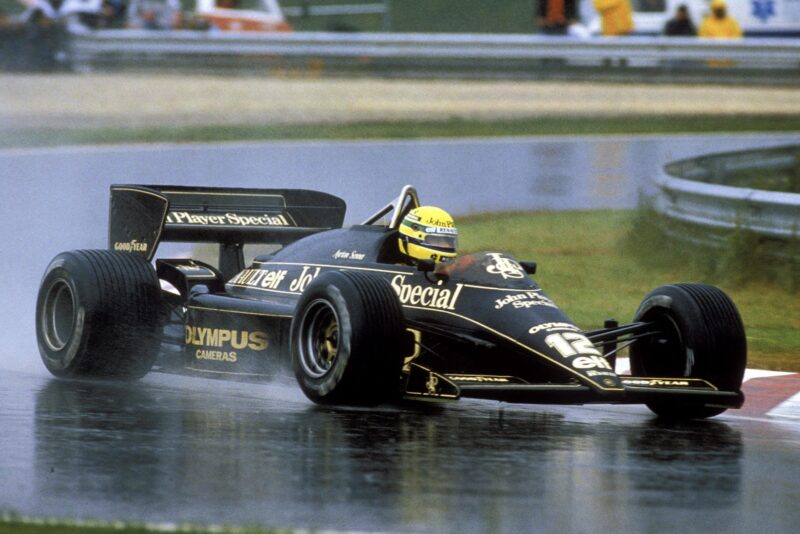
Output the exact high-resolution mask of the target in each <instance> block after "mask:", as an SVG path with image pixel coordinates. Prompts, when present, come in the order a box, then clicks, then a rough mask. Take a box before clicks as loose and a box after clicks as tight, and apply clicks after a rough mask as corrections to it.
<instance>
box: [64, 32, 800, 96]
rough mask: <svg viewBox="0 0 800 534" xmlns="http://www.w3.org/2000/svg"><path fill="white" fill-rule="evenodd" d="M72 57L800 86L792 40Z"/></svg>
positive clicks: (123, 64) (188, 40)
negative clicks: (795, 84)
mask: <svg viewBox="0 0 800 534" xmlns="http://www.w3.org/2000/svg"><path fill="white" fill-rule="evenodd" d="M72 59H73V64H74V65H75V67H76V68H77V69H79V70H90V69H103V68H117V69H120V68H148V67H149V68H152V67H155V68H176V67H187V68H194V69H205V70H216V69H221V68H234V69H239V70H242V69H250V70H259V69H262V68H264V67H270V66H272V67H281V66H291V65H295V66H296V65H301V66H302V65H304V64H308V62H311V61H313V64H314V65H315V67H314V68H317V69H318V68H320V66H322V67H323V68H325V69H327V70H329V71H330V72H331V73H333V74H338V73H342V72H347V73H350V72H361V73H364V72H366V73H370V74H381V75H409V74H412V75H416V76H427V77H443V76H464V77H527V78H548V77H556V78H565V77H566V78H575V77H578V78H580V77H582V76H586V75H587V74H591V75H592V78H593V79H597V78H598V77H600V78H610V77H611V78H623V79H636V80H640V81H664V80H675V81H683V80H687V79H689V80H692V79H693V80H703V81H711V80H720V81H736V82H749V83H770V84H774V83H798V82H800V41H798V40H791V39H744V40H740V41H703V40H698V39H687V38H665V37H628V38H616V39H611V38H592V39H575V38H569V37H545V36H537V35H496V34H396V33H329V32H304V33H301V32H298V33H269V34H255V33H238V34H234V33H227V32H213V31H211V32H196V31H164V32H159V31H144V30H104V31H91V32H84V33H75V34H73V36H72Z"/></svg>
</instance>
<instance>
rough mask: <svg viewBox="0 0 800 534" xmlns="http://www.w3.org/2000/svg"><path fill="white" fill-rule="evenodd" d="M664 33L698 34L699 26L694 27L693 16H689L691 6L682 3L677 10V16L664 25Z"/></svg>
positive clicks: (670, 34)
mask: <svg viewBox="0 0 800 534" xmlns="http://www.w3.org/2000/svg"><path fill="white" fill-rule="evenodd" d="M664 35H668V36H672V37H675V36H687V37H692V36H695V35H697V28H695V27H694V23H693V22H692V17H691V16H689V8H688V7H686V4H681V5H679V6H678V9H676V10H675V16H673V17H672V18H671V19H669V20H668V21H667V23H666V24H665V25H664Z"/></svg>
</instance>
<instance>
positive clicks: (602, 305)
mask: <svg viewBox="0 0 800 534" xmlns="http://www.w3.org/2000/svg"><path fill="white" fill-rule="evenodd" d="M647 220H651V221H653V222H652V223H647V222H646V221H647ZM457 222H458V225H459V239H460V246H461V248H462V250H464V249H466V250H470V251H475V250H481V249H499V250H506V251H508V252H510V253H512V254H514V255H515V256H516V257H518V258H519V259H523V260H534V261H536V262H537V263H538V266H539V270H538V273H537V274H536V275H535V276H534V278H535V279H536V281H537V282H539V284H540V285H541V286H542V287H543V288H544V290H545V292H546V293H548V294H549V295H550V297H551V298H553V299H554V300H555V301H556V302H557V303H558V304H559V305H560V306H561V307H562V308H563V309H564V310H565V311H566V313H567V315H569V316H570V317H571V318H572V319H573V320H574V321H576V322H577V323H578V324H579V325H580V326H581V327H583V328H587V329H591V328H599V327H601V326H602V325H603V320H604V319H607V318H614V319H617V320H619V321H620V322H624V321H630V320H631V319H632V317H633V314H634V312H635V310H636V308H637V307H638V305H639V303H640V302H641V300H642V298H643V297H644V295H645V294H647V293H648V292H649V291H650V290H652V289H654V288H655V287H657V286H659V285H663V284H669V283H675V282H704V283H710V284H714V285H718V286H720V287H721V288H722V289H723V290H724V291H725V292H727V293H728V294H729V295H730V296H731V298H733V300H734V301H735V302H736V304H737V306H738V307H739V311H740V313H741V315H742V319H743V320H744V324H745V328H746V331H747V340H748V347H749V360H748V366H749V367H751V368H761V369H773V370H783V371H800V291H798V289H797V287H796V286H795V285H794V283H793V281H792V280H793V278H791V276H790V275H787V274H785V270H784V275H780V274H779V275H775V274H765V276H756V274H755V273H753V272H752V271H751V272H750V274H747V273H742V267H741V266H742V265H747V264H750V263H752V261H751V260H753V259H754V258H752V257H750V256H748V251H746V250H742V249H741V248H740V243H738V242H736V240H734V242H733V243H732V244H731V250H720V251H708V250H704V251H693V250H690V249H689V248H688V247H686V246H685V245H683V244H681V243H672V242H668V241H666V240H665V238H664V236H662V235H660V234H659V232H658V227H657V225H658V221H657V220H655V219H652V218H650V217H649V214H648V213H647V210H642V211H636V210H628V211H611V210H598V211H585V212H555V213H549V212H545V213H507V214H486V215H476V216H470V217H460V218H458V221H457ZM647 224H650V227H647ZM737 253H738V257H736V258H735V259H736V261H734V258H732V257H731V256H732V255H733V256H737ZM755 260H756V261H759V259H758V258H755ZM787 269H788V270H792V269H798V266H797V265H796V264H795V265H793V266H792V265H790V266H789V267H787ZM796 273H797V271H796V270H795V271H792V272H791V275H795V276H796Z"/></svg>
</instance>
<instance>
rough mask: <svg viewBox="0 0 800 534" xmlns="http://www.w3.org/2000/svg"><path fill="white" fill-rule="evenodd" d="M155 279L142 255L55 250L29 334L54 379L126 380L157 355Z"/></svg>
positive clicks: (143, 369)
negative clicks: (34, 334) (91, 378)
mask: <svg viewBox="0 0 800 534" xmlns="http://www.w3.org/2000/svg"><path fill="white" fill-rule="evenodd" d="M159 306H160V285H159V282H158V278H157V276H156V273H155V270H154V269H153V267H152V266H151V265H150V263H149V262H147V260H145V259H144V258H141V257H140V256H136V255H133V254H126V253H121V252H113V251H109V250H74V251H70V252H63V253H61V254H59V255H58V256H56V257H55V258H54V259H53V261H51V262H50V265H49V266H48V267H47V270H46V271H45V274H44V278H43V279H42V283H41V285H40V287H39V296H38V298H37V301H36V337H37V340H38V343H39V353H40V354H41V357H42V361H43V362H44V364H45V366H46V367H47V369H48V370H49V371H50V372H51V373H52V374H54V375H55V376H58V377H64V378H68V377H75V378H78V377H99V378H115V379H123V380H133V379H137V378H140V377H142V376H144V375H145V374H147V372H148V371H149V370H150V368H151V367H152V366H153V362H154V361H155V359H156V357H157V355H158V348H159V344H160V337H159V331H158V327H159V320H158V317H159Z"/></svg>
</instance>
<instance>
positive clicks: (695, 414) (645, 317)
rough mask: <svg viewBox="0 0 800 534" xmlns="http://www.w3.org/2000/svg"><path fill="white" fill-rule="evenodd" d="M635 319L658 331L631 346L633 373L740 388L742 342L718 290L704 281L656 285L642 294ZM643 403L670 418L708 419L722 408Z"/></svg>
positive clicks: (733, 312) (738, 322) (731, 309)
mask: <svg viewBox="0 0 800 534" xmlns="http://www.w3.org/2000/svg"><path fill="white" fill-rule="evenodd" d="M634 321H643V322H652V323H654V325H655V327H656V329H657V331H658V334H656V335H654V336H651V337H648V338H644V339H640V340H637V341H636V342H635V343H634V344H633V345H631V348H630V358H631V373H632V374H633V375H634V376H642V377H686V378H700V379H704V380H707V381H708V382H710V383H711V384H713V385H714V386H716V387H717V388H718V389H720V390H725V391H739V390H740V389H741V386H742V380H743V378H744V371H745V367H746V366H747V341H746V339H745V333H744V326H743V325H742V319H741V317H740V316H739V312H738V310H737V309H736V305H735V304H734V303H733V301H732V300H731V299H730V298H729V297H728V296H727V295H726V294H725V293H724V292H723V291H722V290H721V289H719V288H716V287H714V286H709V285H705V284H673V285H667V286H661V287H659V288H656V289H654V290H653V291H651V292H650V293H649V294H648V295H647V296H646V297H645V298H644V300H643V301H642V303H641V305H640V306H639V309H638V310H637V311H636V315H635V317H634ZM647 406H648V407H649V408H650V409H651V410H652V411H653V412H655V413H656V414H657V415H659V416H662V417H665V418H672V419H698V418H707V417H712V416H715V415H718V414H720V413H722V412H724V411H725V410H726V408H723V407H715V406H703V405H697V404H691V403H685V402H683V403H682V402H657V403H656V402H652V403H648V404H647Z"/></svg>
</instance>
